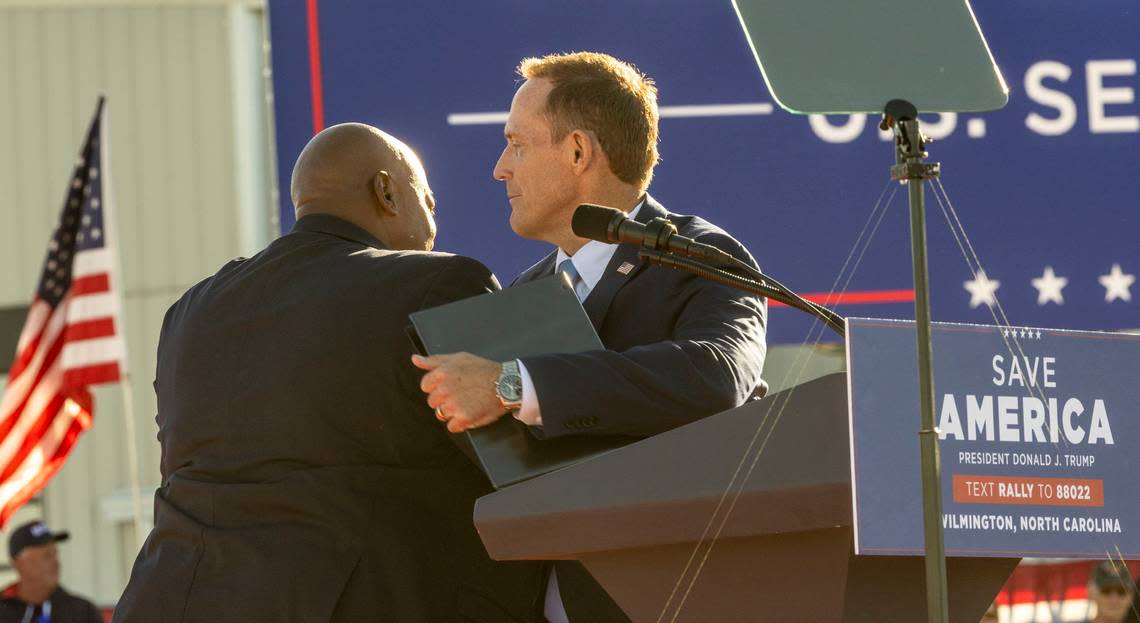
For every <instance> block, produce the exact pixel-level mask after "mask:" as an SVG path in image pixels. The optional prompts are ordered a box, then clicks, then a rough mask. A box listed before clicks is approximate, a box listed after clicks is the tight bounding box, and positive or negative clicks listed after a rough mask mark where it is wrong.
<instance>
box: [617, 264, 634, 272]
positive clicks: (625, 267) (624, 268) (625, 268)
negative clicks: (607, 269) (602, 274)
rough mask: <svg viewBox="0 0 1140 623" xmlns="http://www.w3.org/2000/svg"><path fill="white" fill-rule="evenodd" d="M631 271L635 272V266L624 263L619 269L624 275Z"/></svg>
mask: <svg viewBox="0 0 1140 623" xmlns="http://www.w3.org/2000/svg"><path fill="white" fill-rule="evenodd" d="M631 270H633V264H630V263H629V262H622V263H621V266H618V268H617V271H618V272H619V273H621V274H623V275H628V274H629V272H630V271H631Z"/></svg>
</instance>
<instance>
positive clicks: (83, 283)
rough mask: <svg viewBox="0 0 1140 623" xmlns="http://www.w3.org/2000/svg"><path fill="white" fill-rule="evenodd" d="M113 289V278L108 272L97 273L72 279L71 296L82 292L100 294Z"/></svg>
mask: <svg viewBox="0 0 1140 623" xmlns="http://www.w3.org/2000/svg"><path fill="white" fill-rule="evenodd" d="M110 291H111V278H110V277H109V276H108V275H107V273H97V274H94V275H86V276H83V277H79V278H77V279H73V280H72V281H71V289H70V292H71V296H73V297H76V296H80V295H82V294H98V293H100V292H110Z"/></svg>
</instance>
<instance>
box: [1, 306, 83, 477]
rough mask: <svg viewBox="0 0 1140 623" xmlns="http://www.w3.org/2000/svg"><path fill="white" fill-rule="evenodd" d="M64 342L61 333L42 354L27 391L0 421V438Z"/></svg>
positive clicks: (9, 429)
mask: <svg viewBox="0 0 1140 623" xmlns="http://www.w3.org/2000/svg"><path fill="white" fill-rule="evenodd" d="M49 322H50V321H49ZM66 342H67V340H65V339H63V334H62V333H61V334H60V335H59V337H57V338H56V340H55V342H53V343H52V345H51V346H50V347H49V348H48V351H47V353H46V354H45V355H44V361H43V365H41V366H40V369H39V370H36V378H35V379H33V381H32V384H31V385H29V386H28V393H27V394H26V395H25V396H24V398H23V400H21V401H20V402H19V404H17V405H16V407H15V408H14V409H12V412H11V413H9V414H8V417H6V418H4V421H3V422H0V439H3V438H5V437H7V436H8V433H10V432H11V431H12V427H13V426H15V425H16V422H17V421H18V420H19V419H20V415H21V414H22V413H23V412H24V407H26V406H28V400H30V399H31V397H32V394H33V393H35V391H36V388H38V387H39V386H40V382H41V381H43V378H44V375H46V374H47V373H48V370H50V369H51V367H52V366H53V365H55V360H56V359H59V353H60V352H61V351H63V345H64V344H65V343H66ZM3 480H4V479H3V478H0V481H3Z"/></svg>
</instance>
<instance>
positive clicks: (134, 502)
mask: <svg viewBox="0 0 1140 623" xmlns="http://www.w3.org/2000/svg"><path fill="white" fill-rule="evenodd" d="M119 274H120V275H121V274H122V273H119ZM120 317H121V316H120ZM125 337H126V335H125V334H124V340H123V341H124V343H126V339H125ZM130 384H131V376H130V375H129V374H125V375H123V378H122V379H120V380H119V387H120V388H121V389H122V390H123V424H124V425H125V428H126V437H127V466H128V469H129V470H130V472H131V474H130V478H129V482H130V487H131V513H132V515H133V517H134V525H135V541H136V543H137V545H138V547H139V549H142V546H143V542H144V541H146V532H145V531H144V530H143V516H142V494H141V493H140V492H139V489H141V488H142V483H141V482H140V480H139V452H138V448H137V447H135V441H136V439H137V437H136V436H135V401H134V398H133V397H132V396H131V387H130Z"/></svg>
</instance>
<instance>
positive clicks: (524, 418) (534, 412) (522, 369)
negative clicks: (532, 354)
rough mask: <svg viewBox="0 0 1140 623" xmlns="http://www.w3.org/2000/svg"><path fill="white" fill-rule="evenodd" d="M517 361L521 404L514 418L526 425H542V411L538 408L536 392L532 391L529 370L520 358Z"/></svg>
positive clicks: (532, 385)
mask: <svg viewBox="0 0 1140 623" xmlns="http://www.w3.org/2000/svg"><path fill="white" fill-rule="evenodd" d="M517 361H518V362H519V376H521V377H522V406H521V407H519V410H518V413H515V419H517V420H518V421H520V422H522V423H523V424H526V425H527V426H542V412H541V411H540V410H539V408H538V394H536V393H535V391H534V381H532V380H530V372H527V370H526V365H525V364H523V362H522V360H521V359H519V360H517Z"/></svg>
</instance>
